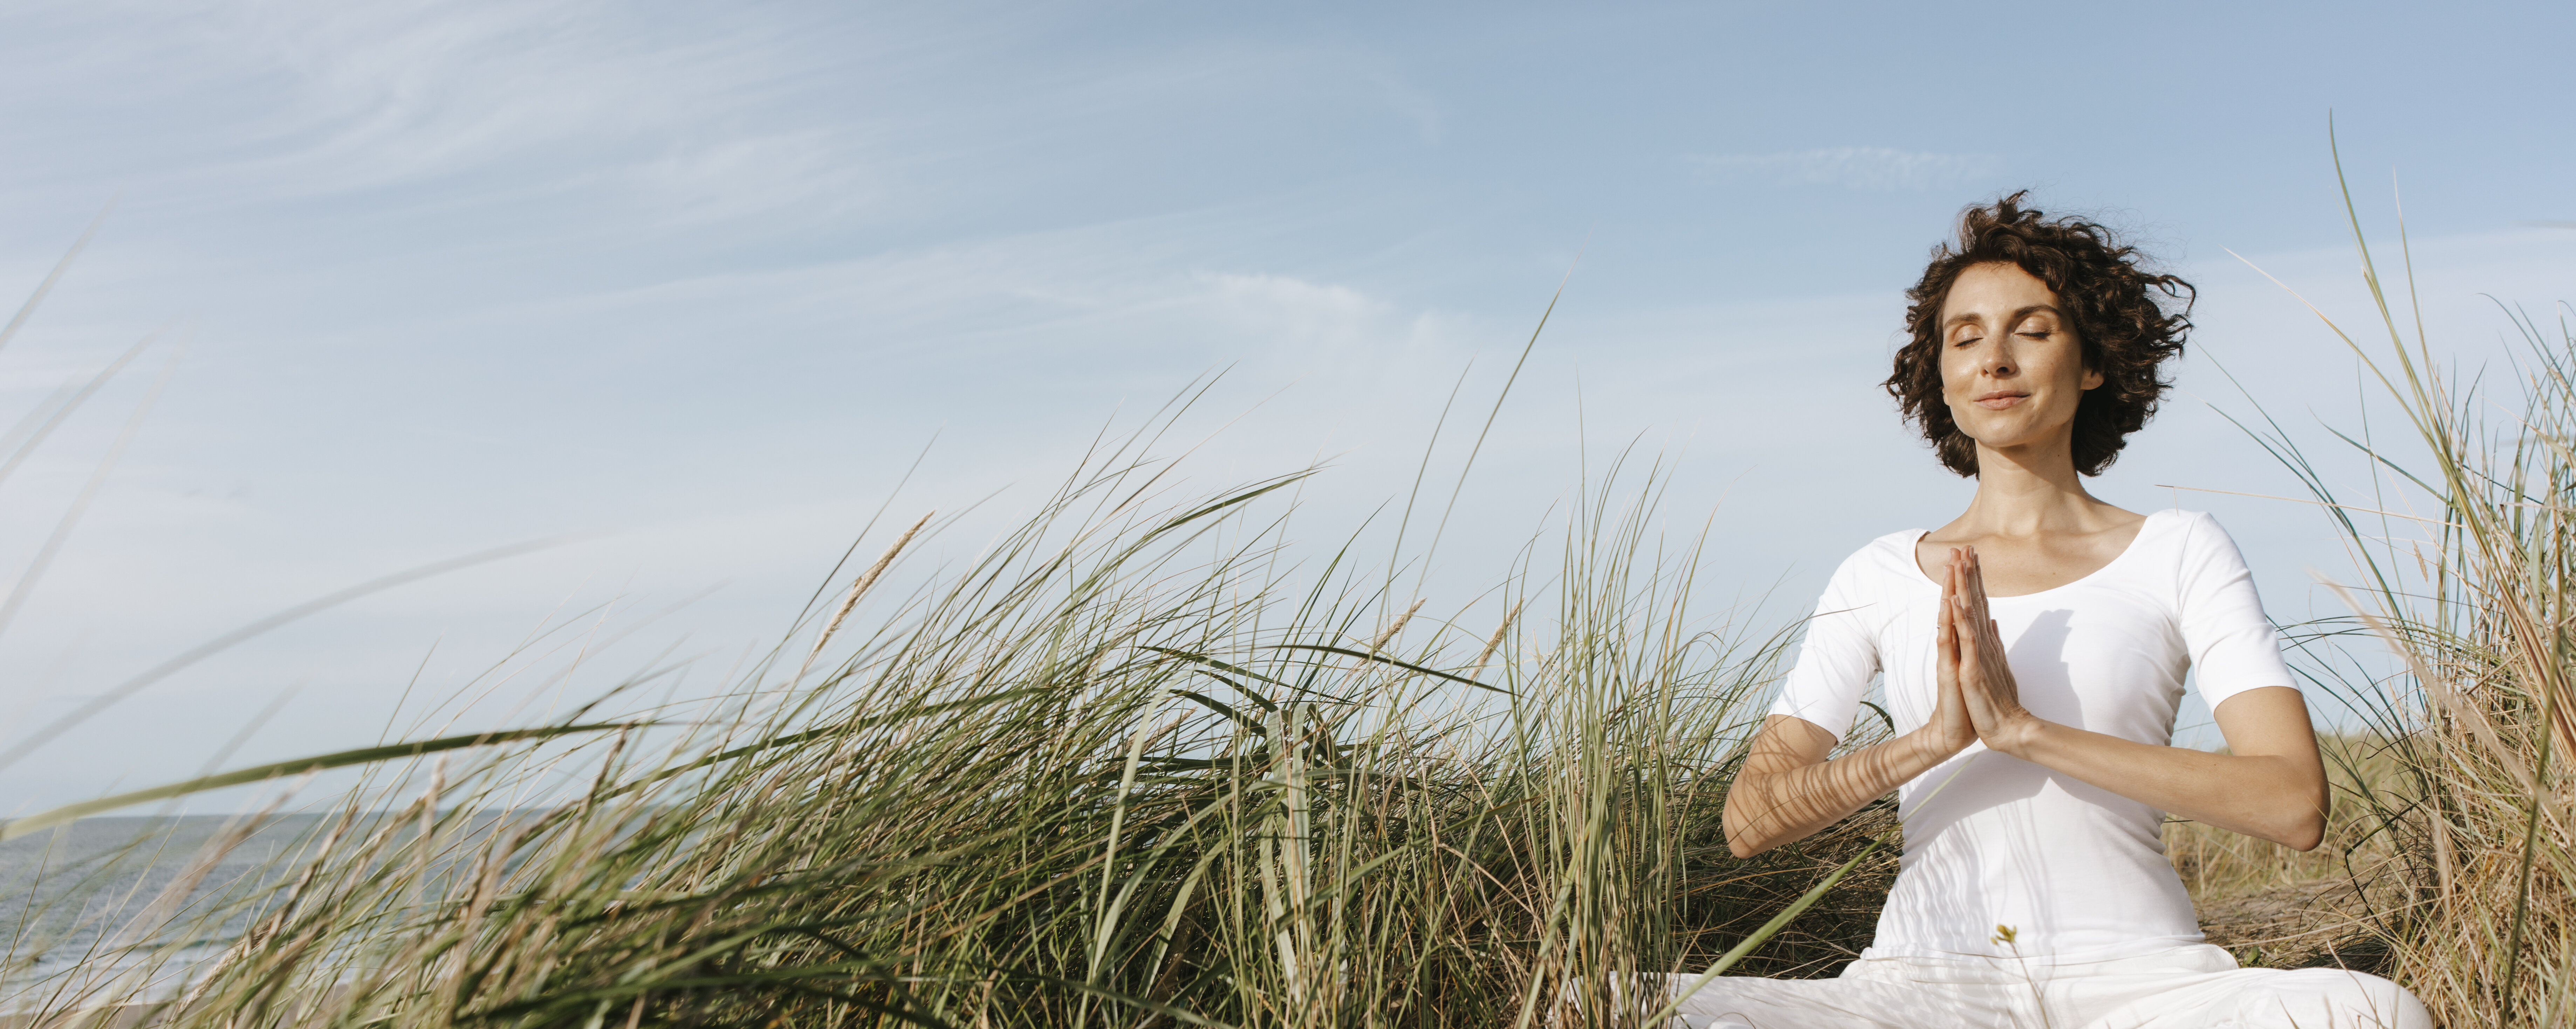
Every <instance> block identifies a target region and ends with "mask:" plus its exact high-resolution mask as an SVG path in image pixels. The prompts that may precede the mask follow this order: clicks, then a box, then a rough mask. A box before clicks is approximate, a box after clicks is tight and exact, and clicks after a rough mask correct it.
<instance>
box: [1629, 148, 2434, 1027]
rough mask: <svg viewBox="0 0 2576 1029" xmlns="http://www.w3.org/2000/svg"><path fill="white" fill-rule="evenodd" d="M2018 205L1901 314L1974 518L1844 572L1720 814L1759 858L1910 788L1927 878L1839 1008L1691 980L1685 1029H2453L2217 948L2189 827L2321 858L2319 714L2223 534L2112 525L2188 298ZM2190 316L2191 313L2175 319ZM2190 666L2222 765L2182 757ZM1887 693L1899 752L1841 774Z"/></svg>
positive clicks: (1784, 983)
mask: <svg viewBox="0 0 2576 1029" xmlns="http://www.w3.org/2000/svg"><path fill="white" fill-rule="evenodd" d="M2023 196H2024V194H2021V193H2016V194H2013V195H2012V196H2010V197H2007V198H2005V199H2003V200H2000V201H1998V202H1996V203H1995V204H1993V205H1991V206H1986V207H1977V208H1971V209H1970V210H1968V212H1967V213H1966V214H1965V216H1964V217H1963V218H1962V219H1961V222H1960V227H1959V238H1958V242H1957V243H1956V244H1955V246H1944V247H1941V248H1939V249H1937V250H1935V251H1934V253H1933V259H1932V263H1931V265H1930V267H1928V268H1927V269H1925V271H1924V273H1923V278H1922V281H1921V282H1919V283H1917V284H1916V285H1915V286H1914V288H1913V289H1912V290H1910V291H1909V292H1908V293H1907V298H1908V300H1910V301H1911V306H1910V307H1909V308H1908V310H1907V312H1906V320H1907V323H1908V328H1910V329H1911V330H1912V335H1913V338H1912V340H1911V341H1910V342H1908V343H1907V344H1906V345H1905V346H1904V347H1903V348H1902V349H1901V350H1900V351H1899V352H1898V353H1897V356H1896V370H1895V374H1894V375H1893V376H1891V377H1890V378H1889V379H1888V380H1887V383H1886V386H1887V389H1888V391H1889V392H1890V393H1892V394H1894V395H1895V396H1896V399H1897V401H1898V402H1899V404H1900V405H1901V406H1902V408H1903V409H1904V413H1905V415H1906V417H1907V418H1909V419H1910V420H1911V421H1913V422H1914V423H1915V424H1916V425H1917V426H1919V427H1920V428H1921V430H1922V432H1923V435H1924V436H1925V437H1926V438H1927V439H1929V440H1930V441H1931V443H1932V446H1933V449H1934V450H1935V452H1936V453H1937V454H1938V455H1939V457H1940V460H1941V462H1942V463H1943V464H1944V465H1946V466H1948V467H1949V468H1950V470H1952V471H1955V472H1957V473H1959V474H1960V475H1963V476H1974V477H1976V480H1977V494H1976V499H1975V500H1973V501H1972V502H1970V503H1969V505H1968V510H1967V512H1966V513H1965V514H1962V515H1960V516H1959V517H1958V519H1957V520H1955V521H1952V522H1951V523H1950V524H1948V525H1945V526H1942V527H1941V528H1939V529H1935V530H1932V531H1931V532H1922V531H1919V530H1909V531H1906V532H1900V533H1896V534H1893V535H1889V536H1884V537H1881V538H1879V539H1878V540H1876V541H1874V542H1872V543H1871V544H1870V545H1869V546H1867V547H1864V548H1862V549H1861V551H1860V552H1859V553H1856V554H1854V555H1852V556H1851V558H1850V559H1848V560H1846V561H1844V562H1843V564H1842V566H1841V567H1840V568H1839V569H1837V570H1836V571H1835V573H1834V576H1833V580H1832V582H1831V584H1830V585H1828V586H1827V587H1826V588H1825V593H1824V597H1823V599H1822V600H1821V601H1820V602H1819V603H1818V604H1817V607H1816V616H1815V619H1814V620H1813V621H1812V622H1810V623H1809V625H1808V628H1807V638H1806V642H1805V645H1804V648H1803V650H1802V651H1801V653H1800V656H1799V660H1798V664H1797V667H1796V668H1795V670H1793V671H1792V672H1790V674H1789V677H1788V679H1787V680H1786V682H1785V684H1784V685H1783V687H1782V691H1781V695H1780V699H1779V702H1778V703H1777V704H1776V705H1775V706H1774V707H1773V708H1772V710H1771V715H1770V717H1769V718H1768V719H1767V720H1766V721H1765V722H1764V723H1763V726H1762V729H1761V731H1760V733H1759V734H1758V735H1756V736H1755V737H1754V740H1753V745H1752V751H1751V753H1750V754H1749V755H1748V756H1747V757H1746V759H1745V762H1744V766H1743V770H1742V772H1741V773H1740V774H1739V775H1738V776H1737V778H1736V780H1735V785H1734V787H1733V789H1732V792H1730V793H1729V794H1728V796H1727V800H1726V811H1725V826H1726V834H1727V839H1728V844H1729V846H1730V847H1731V848H1732V849H1733V850H1734V851H1735V853H1736V854H1737V855H1738V856H1739V857H1746V856H1751V855H1753V854H1758V853H1761V852H1762V851H1765V850H1768V849H1770V848H1772V847H1777V846H1779V845H1781V844H1784V843H1789V842H1791V841H1794V840H1797V839H1800V838H1803V837H1805V836H1808V835H1810V834H1812V833H1815V832H1816V831H1818V830H1820V829H1823V828H1825V827H1826V826H1828V825H1831V824H1833V823H1834V822H1836V821H1838V820H1840V819H1842V818H1843V817H1845V816H1847V815H1849V814H1851V813H1852V812H1854V811H1856V810H1859V809H1860V807H1861V806H1862V805H1864V804H1867V803H1869V802H1870V801H1872V800H1875V799H1877V798H1878V797H1881V796H1884V795H1886V793H1887V792H1888V791H1890V790H1897V791H1899V810H1900V812H1901V814H1902V816H1903V818H1904V823H1905V857H1904V862H1903V871H1902V872H1901V873H1900V874H1899V875H1898V876H1897V879H1896V884H1895V886H1894V887H1893V888H1892V889H1891V890H1890V891H1889V893H1888V898H1887V907H1886V909H1885V911H1884V913H1883V914H1882V915H1881V916H1880V918H1879V923H1878V933H1877V936H1876V938H1875V940H1874V941H1873V943H1872V945H1871V946H1870V948H1869V949H1868V950H1866V951H1863V952H1862V954H1861V957H1860V959H1859V960H1857V961H1854V962H1852V963H1851V965H1850V966H1848V967H1847V968H1846V969H1845V970H1844V972H1843V973H1842V976H1841V977H1840V978H1837V979H1822V980H1804V981H1800V980H1769V979H1747V978H1719V979H1715V980H1711V981H1709V982H1707V983H1706V984H1705V985H1704V986H1702V987H1701V988H1699V989H1698V990H1696V991H1695V992H1694V991H1690V990H1689V987H1690V985H1691V984H1692V983H1694V982H1696V981H1697V977H1692V976H1673V977H1671V986H1672V989H1673V990H1674V991H1675V992H1676V993H1677V994H1680V993H1687V996H1684V997H1682V998H1681V999H1680V1003H1679V1008H1678V1010H1679V1011H1680V1021H1681V1022H1682V1023H1683V1024H1687V1025H1691V1026H1705V1027H1755V1029H1825V1027H1843V1026H1851V1027H1862V1026H1868V1027H1882V1026H1883V1027H1897V1026H1904V1027H1926V1026H2002V1025H2029V1026H2041V1025H2045V1026H2050V1027H2052V1029H2078V1027H2102V1029H2110V1027H2115V1026H2116V1027H2153V1029H2168V1027H2169V1029H2182V1027H2186V1026H2189V1027H2205V1026H2283V1027H2287V1026H2292V1025H2296V1026H2300V1027H2303V1029H2320V1027H2325V1026H2336V1027H2359V1026H2404V1027H2409V1029H2413V1027H2422V1026H2429V1024H2430V1023H2429V1021H2428V1020H2427V1018H2426V1016H2425V1013H2424V1009H2423V1006H2422V1004H2421V1003H2419V1002H2417V1001H2416V999H2415V998H2414V997H2413V996H2412V995H2410V994H2408V993H2406V992H2405V991H2404V990H2403V989H2400V988H2399V987H2398V986H2397V985H2396V984H2394V983H2391V982H2389V981H2388V980H2385V979H2381V978H2378V977H2376V976H2370V975H2363V974H2359V973H2354V972H2348V971H2344V970H2341V969H2306V970H2299V971H2277V970H2264V969H2238V968H2237V967H2236V962H2235V960H2234V959H2233V958H2232V957H2230V956H2229V955H2228V953H2227V952H2226V951H2224V950H2222V949H2220V948H2217V947H2214V946H2210V945H2208V944H2206V943H2204V942H2202V939H2201V934H2200V929H2199V923H2198V920H2197V919H2196V918H2195V916H2194V914H2193V912H2192V906H2191V898H2190V896H2189V895H2188V894H2186V893H2185V892H2184V891H2183V887H2182V882H2181V880H2180V878H2179V877H2177V876H2176V875H2175V874H2174V871H2173V866H2172V865H2171V864H2170V863H2169V862H2168V861H2167V859H2166V857H2165V854H2164V848H2163V846H2162V843H2161V838H2160V834H2159V826H2160V824H2161V822H2162V820H2163V816H2164V814H2165V813H2167V812H2170V813H2172V814H2173V815H2175V816H2178V817H2182V818H2189V819H2193V820H2196V821H2200V822H2204V823H2207V824H2210V825H2215V826H2219V827H2222V828H2226V829H2230V830H2233V831H2236V832H2240V833H2244V834H2246V835H2248V836H2255V837H2260V838H2262V839H2266V840H2270V841H2272V842H2274V843H2278V844H2281V845H2283V846H2287V847H2293V848H2296V849H2299V850H2307V849H2310V848H2313V847H2315V846H2316V845H2317V843H2318V841H2319V839H2320V838H2321V837H2322V836H2323V835H2324V832H2325V819H2326V807H2327V790H2326V780H2325V771H2324V768H2323V765H2322V763H2321V762H2320V761H2319V759H2318V756H2317V744H2316V739H2315V737H2314V735H2312V733H2311V732H2310V730H2309V727H2308V712H2307V707H2306V705H2305V704H2304V703H2303V702H2302V701H2301V699H2300V695H2299V691H2298V689H2297V687H2295V686H2293V685H2292V680H2291V677H2290V673H2289V670H2288V668H2287V667H2286V666H2284V665H2283V663H2282V661H2281V654H2280V641H2279V639H2278V638H2277V637H2276V636H2275V635H2274V633H2273V630H2272V626H2271V623H2270V622H2269V621H2268V620H2266V619H2265V618H2264V616H2263V609H2262V606H2261V603H2260V601H2258V600H2257V599H2256V597H2255V593H2254V584H2253V580H2252V578H2251V577H2250V576H2249V575H2248V574H2247V573H2246V570H2245V563H2244V560H2243V558H2242V557H2240V556H2239V555H2238V553H2237V550H2236V547H2235V545H2234V544H2233V543H2232V542H2230V541H2229V539H2228V537H2227V534H2226V533H2225V532H2224V531H2222V530H2221V529H2220V528H2219V527H2218V523H2216V522H2215V521H2212V520H2211V519H2210V517H2209V516H2208V515H2205V514H2199V513H2194V512H2186V511H2178V510H2177V511H2160V512H2157V513H2155V514H2151V515H2140V514H2136V513H2132V512H2129V511H2125V510H2122V509H2120V508H2117V507H2114V506H2112V505H2110V504H2107V503H2104V502H2102V501H2100V500H2097V499H2095V498H2094V497H2093V496H2092V495H2091V494H2089V493H2087V492H2085V489H2084V484H2083V482H2082V479H2081V476H2087V475H2099V474H2101V473H2102V471H2103V470H2104V469H2106V468H2108V467H2109V466H2110V464H2111V462H2112V460H2113V459H2114V458H2116V457H2117V456H2118V455H2119V452H2120V448H2121V447H2122V446H2123V445H2124V443H2125V439H2126V437H2127V435H2128V434H2129V433H2131V432H2133V431H2136V430H2137V429H2138V428H2139V427H2140V426H2142V425H2144V424H2145V423H2146V420H2147V418H2148V416H2149V415H2151V414H2152V413H2153V412H2154V410H2155V405H2156V401H2157V399H2158V398H2159V397H2160V396H2161V395H2162V393H2163V392H2164V390H2165V388H2166V386H2167V383H2166V382H2165V380H2163V379H2162V378H2160V377H2159V375H2158V368H2159V366H2160V365H2161V363H2162V362H2163V361H2164V360H2166V359H2167V358H2170V357H2172V356H2174V355H2176V354H2178V353H2180V352H2181V350H2182V346H2183V336H2184V333H2185V332H2186V331H2188V330H2189V328H2190V322H2189V321H2188V320H2187V318H2186V317H2185V315H2186V313H2187V312H2188V310H2189V303H2188V299H2187V298H2188V297H2189V295H2190V290H2191V287H2190V285H2189V284H2188V283H2185V282H2183V281H2182V280H2180V279H2178V278H2175V277H2173V276H2170V275H2157V274H2152V273H2150V272H2148V271H2145V270H2143V269H2141V268H2140V267H2139V264H2140V260H2141V255H2139V254H2138V253H2137V252H2136V251H2135V250H2134V249H2132V248H2130V247H2127V246H2123V245H2120V244H2119V243H2118V242H2117V241H2116V240H2115V239H2114V238H2113V236H2112V235H2111V233H2110V232H2108V231H2107V230H2105V229H2104V228H2103V227H2101V226H2099V225H2096V224H2093V223H2090V222H2086V221H2082V220H2078V219H2071V218H2066V219H2057V220H2053V221H2052V220H2047V219H2045V218H2043V217H2042V215H2041V213H2040V212H2039V211H2036V210H2031V209H2029V208H2026V207H2024V206H2022V198H2023ZM2160 301H2166V302H2172V301H2181V303H2180V310H2172V309H2169V308H2168V306H2167V304H2166V303H2160ZM2186 668H2190V669H2192V670H2194V671H2195V672H2196V673H2197V682H2198V688H2199V689H2200V691H2201V695H2202V697H2203V698H2204V699H2206V700H2207V701H2208V702H2209V707H2210V710H2211V712H2212V713H2213V714H2214V715H2215V716H2216V718H2217V721H2218V727H2219V729H2220V731H2221V732H2223V733H2225V735H2226V738H2227V746H2228V751H2229V752H2228V753H2226V754H2211V753H2205V752H2202V751H2197V750H2186V749H2181V748H2176V747H2173V746H2170V745H2169V744H2170V741H2171V740H2172V736H2173V718H2174V710H2175V706H2176V704H2177V703H2179V702H2180V700H2181V698H2182V692H2183V674H2184V671H2185V669H2186ZM1873 676H1883V677H1884V687H1885V693H1886V700H1887V708H1888V711H1889V713H1890V714H1891V715H1892V716H1893V717H1894V720H1895V723H1896V727H1897V728H1898V729H1899V730H1900V731H1899V733H1898V734H1897V735H1896V736H1895V737H1894V738H1891V739H1889V740H1887V741H1886V742H1883V743H1879V744H1877V745H1874V746H1870V747H1864V748H1861V749H1858V750H1854V751H1852V752H1850V753H1847V754H1844V755H1843V756H1841V757H1836V758H1832V759H1830V760H1828V758H1827V755H1828V754H1829V753H1830V752H1831V751H1832V749H1833V747H1834V744H1835V742H1836V737H1837V736H1838V735H1839V734H1840V733H1841V732H1843V731H1844V730H1846V729H1847V728H1848V727H1849V726H1850V725H1851V724H1852V720H1853V717H1854V715H1855V714H1856V713H1857V711H1858V709H1859V705H1860V701H1861V698H1862V694H1863V692H1864V691H1865V690H1866V689H1867V688H1868V686H1869V684H1870V680H1871V679H1872V677H1873Z"/></svg>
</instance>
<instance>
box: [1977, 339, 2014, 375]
mask: <svg viewBox="0 0 2576 1029" xmlns="http://www.w3.org/2000/svg"><path fill="white" fill-rule="evenodd" d="M1984 349H1985V353H1983V354H1980V355H1978V356H1979V358H1980V361H1979V363H1980V364H1982V365H1983V366H1984V367H1982V368H1980V369H1978V370H1979V371H1982V372H1984V373H1986V374H1987V375H1989V376H1991V377H1994V378H1998V379H2009V378H2011V377H2012V376H2013V373H2014V372H2017V371H2019V370H2020V368H2019V366H2017V365H2015V364H2014V363H2013V354H2012V346H2011V345H2010V344H2008V343H2004V342H2001V341H1997V342H1996V343H1995V345H1993V346H1989V347H1986V348H1984Z"/></svg>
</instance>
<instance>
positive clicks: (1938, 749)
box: [1721, 729, 1958, 858]
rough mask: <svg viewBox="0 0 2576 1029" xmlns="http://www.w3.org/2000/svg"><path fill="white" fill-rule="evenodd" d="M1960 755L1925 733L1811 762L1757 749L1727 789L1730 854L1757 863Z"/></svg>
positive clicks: (1726, 814)
mask: <svg viewBox="0 0 2576 1029" xmlns="http://www.w3.org/2000/svg"><path fill="white" fill-rule="evenodd" d="M1957 752H1958V748H1955V747H1952V748H1948V749H1946V750H1945V749H1944V748H1943V747H1942V745H1941V744H1940V743H1939V741H1937V740H1935V739H1934V738H1933V736H1932V733H1931V732H1929V731H1928V730H1924V729H1918V730H1916V731H1914V732H1911V733H1907V734H1905V735H1903V736H1899V737H1897V738H1895V739H1892V740H1888V741H1886V742H1884V743H1878V744H1873V745H1871V746H1867V747H1863V748H1861V749H1859V750H1855V751H1852V752H1851V753H1849V754H1845V755H1843V756H1841V757H1838V758H1835V759H1833V760H1830V761H1818V762H1814V763H1809V764H1801V763H1798V762H1797V761H1796V759H1795V758H1794V757H1792V756H1791V755H1788V754H1785V753H1777V752H1773V753H1765V752H1764V751H1762V750H1761V749H1759V748H1757V749H1756V751H1755V753H1754V754H1753V755H1752V756H1750V757H1747V758H1746V759H1745V762H1744V767H1743V768H1742V769H1741V770H1740V771H1738V772H1737V773H1736V776H1735V782H1734V783H1733V784H1732V785H1730V786H1729V787H1728V788H1727V794H1726V810H1725V812H1724V814H1723V815H1722V816H1721V821H1722V822H1723V824H1724V825H1725V827H1726V842H1727V849H1729V850H1732V851H1734V852H1735V856H1737V857H1740V858H1742V857H1752V856H1753V855H1755V854H1759V853H1761V852H1763V851H1766V850H1769V849H1771V848H1773V847H1777V846H1780V845H1781V844H1784V843H1794V842H1797V841H1798V840H1802V839H1805V838H1807V837H1809V836H1812V835H1814V834H1815V833H1816V832H1817V831H1818V830H1821V829H1823V828H1825V827H1826V826H1829V825H1832V824H1834V823H1835V822H1839V821H1842V820H1843V819H1844V818H1846V817H1849V816H1850V815H1851V813H1852V812H1854V811H1858V810H1860V809H1861V807H1862V806H1863V805H1865V804H1868V803H1869V802H1870V801H1873V800H1877V799H1878V798H1880V797H1884V796H1886V795H1887V794H1888V792H1889V791H1891V790H1894V789H1896V788H1897V787H1898V786H1902V785H1904V784H1905V783H1906V782H1908V781H1910V780H1912V779H1913V778H1914V777H1915V776H1918V775H1921V774H1923V773H1924V771H1925V770H1927V769H1930V768H1931V767H1932V766H1934V765H1937V764H1940V763H1941V762H1942V761H1943V760H1946V759H1947V758H1948V757H1949V756H1950V755H1951V754H1955V753H1957Z"/></svg>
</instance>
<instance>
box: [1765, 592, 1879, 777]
mask: <svg viewBox="0 0 2576 1029" xmlns="http://www.w3.org/2000/svg"><path fill="white" fill-rule="evenodd" d="M1866 557H1867V554H1866V552H1863V553H1861V554H1854V555H1852V556H1851V558H1850V559H1848V560H1846V561H1844V562H1843V564H1842V567H1840V568H1837V569H1834V577H1833V579H1832V580H1831V581H1828V582H1827V583H1826V584H1825V593H1824V596H1822V597H1820V598H1817V600H1816V614H1815V617H1813V618H1810V619H1808V620H1807V638H1806V640H1805V641H1804V642H1803V643H1801V644H1800V645H1799V647H1798V664H1797V666H1796V667H1794V668H1791V669H1790V670H1789V677H1788V678H1787V679H1786V680H1784V681H1783V682H1782V683H1781V685H1780V699H1779V700H1777V701H1774V702H1773V703H1772V705H1771V713H1772V714H1775V715H1788V716H1790V717H1792V718H1801V719H1805V720H1806V721H1809V722H1813V723H1815V724H1816V726H1818V727H1819V728H1822V729H1824V730H1825V731H1826V732H1829V733H1832V734H1834V738H1835V739H1837V740H1839V739H1842V738H1843V737H1844V736H1845V735H1848V734H1849V733H1850V731H1851V724H1852V718H1853V717H1854V716H1856V715H1858V714H1859V713H1860V700H1861V695H1862V694H1863V693H1865V692H1867V691H1868V690H1869V680H1870V678H1871V677H1873V676H1875V675H1877V674H1878V642H1877V639H1876V633H1874V632H1873V631H1872V630H1871V626H1872V624H1873V622H1872V620H1871V619H1870V618H1869V617H1868V611H1869V607H1870V605H1871V602H1872V601H1874V600H1877V599H1878V598H1877V597H1875V596H1873V595H1872V593H1873V592H1874V591H1871V590H1869V589H1867V588H1866V585H1865V584H1864V583H1863V582H1862V580H1863V579H1864V578H1865V577H1866V569H1867V561H1866Z"/></svg>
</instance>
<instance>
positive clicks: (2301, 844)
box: [2274, 808, 2326, 853]
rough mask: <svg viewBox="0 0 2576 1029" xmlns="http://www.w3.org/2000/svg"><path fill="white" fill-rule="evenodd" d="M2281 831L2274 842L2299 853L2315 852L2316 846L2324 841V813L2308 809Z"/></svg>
mask: <svg viewBox="0 0 2576 1029" xmlns="http://www.w3.org/2000/svg"><path fill="white" fill-rule="evenodd" d="M2282 829H2283V831H2282V833H2281V835H2280V836H2278V837H2275V838H2274V841H2275V842H2277V843H2279V844H2280V845H2282V846H2284V847H2288V848H2290V849H2291V850H2295V851H2299V852H2301V853H2305V852H2307V851H2311V850H2315V849H2317V845H2318V844H2321V843H2324V842H2325V841H2326V813H2325V812H2323V811H2320V810H2317V809H2315V808H2310V809H2308V810H2307V811H2305V812H2302V813H2301V814H2300V816H2299V817H2297V818H2294V819H2292V820H2291V821H2290V824H2288V825H2286V826H2283V827H2282Z"/></svg>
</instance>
